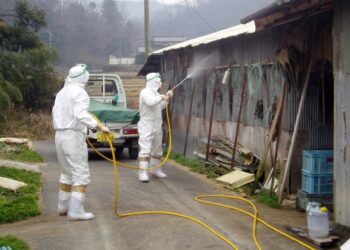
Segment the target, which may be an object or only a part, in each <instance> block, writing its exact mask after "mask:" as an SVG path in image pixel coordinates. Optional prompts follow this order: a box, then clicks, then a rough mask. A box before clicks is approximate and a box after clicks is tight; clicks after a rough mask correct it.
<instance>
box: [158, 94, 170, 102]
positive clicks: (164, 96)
mask: <svg viewBox="0 0 350 250" xmlns="http://www.w3.org/2000/svg"><path fill="white" fill-rule="evenodd" d="M160 98H161V99H162V101H165V102H169V99H170V97H169V96H167V95H160Z"/></svg>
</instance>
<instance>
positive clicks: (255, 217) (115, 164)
mask: <svg viewBox="0 0 350 250" xmlns="http://www.w3.org/2000/svg"><path fill="white" fill-rule="evenodd" d="M94 117H95V119H96V120H97V121H98V122H99V123H101V121H100V120H99V119H98V118H97V117H96V116H94ZM166 120H167V125H168V131H169V138H168V149H167V154H166V156H165V158H164V160H163V161H162V162H161V163H160V164H159V165H157V166H154V167H152V168H150V169H156V168H159V167H161V166H162V165H164V164H165V163H166V162H167V161H168V159H169V155H170V152H171V148H172V134H171V124H170V119H169V109H168V105H167V106H166ZM87 142H88V144H89V145H90V147H91V148H92V149H93V150H94V151H95V152H96V153H97V154H98V155H99V156H101V157H102V158H104V159H105V160H107V161H110V162H112V163H113V172H114V177H115V190H114V214H115V216H116V217H129V216H139V215H170V216H176V217H180V218H184V219H187V220H191V221H193V222H196V223H197V224H199V225H201V226H202V227H204V228H205V229H207V230H208V231H209V232H211V233H213V234H214V235H215V236H217V237H218V238H219V239H221V240H222V241H224V242H225V243H226V244H227V245H228V246H230V247H231V248H232V249H235V250H238V247H237V246H236V245H235V244H234V243H233V242H232V241H230V240H229V239H228V238H226V237H225V236H223V235H222V234H220V233H219V232H218V231H216V230H215V229H213V228H212V227H210V226H209V225H207V224H206V223H204V222H203V221H201V220H199V219H196V218H194V217H192V216H189V215H185V214H181V213H177V212H171V211H163V210H154V211H140V212H130V213H120V212H119V211H118V203H119V201H118V187H119V186H118V185H119V184H118V181H119V175H118V164H119V165H121V166H123V167H127V168H131V169H139V167H138V166H132V165H128V164H125V163H122V162H118V161H117V160H116V156H115V152H114V148H113V144H112V141H111V138H108V144H109V147H110V150H111V153H112V158H109V157H107V156H105V155H103V154H102V153H101V152H99V151H98V150H97V149H96V148H95V147H94V146H93V145H92V143H91V142H90V141H89V140H87ZM208 198H226V199H233V200H240V201H244V202H246V203H248V204H249V205H250V206H251V207H252V208H253V210H254V213H250V212H247V211H245V210H243V209H240V208H237V207H233V206H229V205H225V204H222V203H217V202H212V201H207V200H206V199H208ZM194 200H195V201H198V202H201V203H204V204H208V205H212V206H218V207H223V208H227V209H231V210H234V211H237V212H240V213H242V214H245V215H247V216H250V217H252V218H253V232H252V234H253V239H254V243H255V245H256V247H257V249H259V250H261V246H260V244H259V242H258V240H257V238H256V225H257V222H260V223H262V224H263V225H264V226H266V227H268V228H269V229H271V230H273V231H275V232H277V233H278V234H280V235H282V236H284V237H286V238H287V239H289V240H291V241H294V242H295V243H297V244H299V245H301V246H303V247H305V248H306V249H310V250H316V249H315V248H314V247H312V246H310V245H308V244H306V243H304V242H303V241H301V240H299V239H297V238H295V237H293V236H290V235H289V234H287V233H285V232H283V231H280V230H279V229H277V228H275V227H274V226H272V225H270V224H269V223H267V222H266V221H264V220H262V219H260V218H259V217H258V211H257V208H256V206H255V205H254V203H253V202H251V201H250V200H248V199H244V198H242V197H240V196H233V195H199V196H197V197H195V198H194Z"/></svg>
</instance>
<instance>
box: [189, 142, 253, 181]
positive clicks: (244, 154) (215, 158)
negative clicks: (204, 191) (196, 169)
mask: <svg viewBox="0 0 350 250" xmlns="http://www.w3.org/2000/svg"><path fill="white" fill-rule="evenodd" d="M233 146H234V145H233V142H232V141H231V140H229V139H227V138H225V137H222V136H214V137H213V138H212V139H211V140H210V144H209V154H208V162H209V163H210V164H211V165H212V166H213V167H215V172H216V173H217V174H219V175H223V174H226V173H228V172H230V171H232V170H234V169H240V170H244V171H246V172H250V173H253V172H254V171H255V170H256V168H257V166H258V165H259V159H258V157H257V156H256V155H255V154H253V153H252V152H251V151H250V150H249V149H247V148H245V147H244V146H243V145H241V144H240V143H238V144H237V152H236V156H235V160H234V166H233V168H232V166H231V163H232V153H233ZM194 154H195V155H197V157H199V158H201V159H204V160H205V159H206V152H194Z"/></svg>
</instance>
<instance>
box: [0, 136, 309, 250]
mask: <svg viewBox="0 0 350 250" xmlns="http://www.w3.org/2000/svg"><path fill="white" fill-rule="evenodd" d="M35 147H36V149H37V150H38V152H39V153H41V154H42V155H43V156H44V157H45V158H46V160H47V162H48V166H47V167H42V174H43V190H42V197H43V200H42V204H43V210H42V215H40V216H37V217H35V218H31V219H28V220H25V221H21V222H17V223H13V224H4V225H0V235H4V234H13V235H16V236H18V237H19V238H21V239H23V240H25V241H27V242H28V243H29V244H30V246H31V249H33V250H36V249H39V250H40V249H42V250H46V249H50V250H56V249H57V250H58V249H59V250H62V249H70V250H71V249H77V250H79V249H84V250H95V249H106V250H109V249H118V250H150V249H152V250H163V249H167V250H179V249H198V250H199V249H218V250H223V249H231V248H230V247H228V246H227V245H226V244H225V243H223V242H222V241H221V240H219V239H218V238H217V237H216V236H214V235H212V234H211V233H209V232H208V231H206V230H204V229H203V228H202V227H201V226H199V225H198V224H196V223H193V222H191V221H188V220H184V219H181V218H176V217H171V216H165V215H161V216H158V215H143V216H135V217H127V218H117V217H116V216H115V215H114V211H113V202H114V184H115V180H114V176H113V168H112V165H111V163H109V162H107V161H105V160H102V159H100V158H99V157H96V156H95V157H93V158H92V159H91V160H90V170H91V176H92V183H91V185H90V186H89V189H88V193H87V201H86V210H87V211H92V212H94V213H95V215H96V218H95V219H94V220H91V221H83V222H70V221H67V220H66V217H65V216H59V215H58V214H57V213H56V206H57V191H58V190H57V188H58V177H59V173H60V167H59V165H58V162H57V158H56V152H55V147H54V143H53V142H52V141H46V142H38V143H36V144H35ZM126 153H127V152H124V154H125V156H124V157H123V159H122V161H123V162H127V163H130V164H136V162H135V161H129V160H127V159H126V158H127V156H126V155H127V154H126ZM165 172H166V173H167V174H168V178H167V179H152V180H151V182H150V183H140V182H139V181H138V180H137V174H136V172H135V171H132V170H129V169H125V168H120V171H119V173H120V186H119V195H120V198H119V209H120V212H122V213H123V212H132V211H144V210H169V211H176V212H181V213H184V214H186V215H192V216H195V217H196V218H198V219H200V220H203V221H204V222H206V223H207V224H209V225H211V226H212V227H213V228H214V229H216V230H218V231H219V232H220V233H222V234H223V235H225V236H226V237H228V238H229V239H230V240H232V241H233V242H234V244H236V246H237V247H238V248H239V249H242V250H244V249H256V247H255V245H254V242H253V239H252V219H251V218H248V217H247V216H245V215H242V214H239V213H237V212H234V211H229V210H227V209H224V208H219V207H212V206H208V205H205V204H201V203H198V202H196V201H194V200H193V197H195V196H196V195H200V194H231V195H233V193H232V192H230V191H228V190H225V189H224V188H222V187H221V186H218V185H216V184H214V183H213V182H211V181H209V180H206V179H205V178H203V177H202V176H199V175H196V174H194V173H191V172H189V171H188V170H186V169H185V168H182V167H178V166H176V167H174V166H171V165H170V164H167V166H166V167H165ZM226 203H228V204H232V205H235V206H238V207H241V208H246V209H249V208H248V206H246V205H245V204H241V203H240V202H238V201H229V202H226ZM259 213H260V217H261V218H263V219H265V220H267V221H268V222H270V223H271V224H273V225H275V226H277V227H278V228H280V229H283V228H284V227H285V226H292V227H305V214H304V213H301V212H298V211H295V210H284V209H273V208H269V207H266V206H263V205H259ZM257 235H258V236H257V237H258V240H259V242H260V244H261V246H262V248H263V249H304V248H303V247H301V246H300V245H298V244H296V243H293V242H291V241H290V240H287V239H286V238H284V237H282V236H280V235H278V234H277V233H275V232H272V231H270V230H269V229H267V228H266V227H264V226H263V225H261V224H260V225H259V226H258V231H257Z"/></svg>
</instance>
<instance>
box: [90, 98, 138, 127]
mask: <svg viewBox="0 0 350 250" xmlns="http://www.w3.org/2000/svg"><path fill="white" fill-rule="evenodd" d="M89 112H90V113H92V114H93V115H95V116H97V117H98V118H99V119H100V120H101V121H102V122H123V123H126V122H128V123H131V124H136V123H137V122H138V121H139V120H140V115H139V111H138V110H134V109H122V108H119V107H116V106H113V105H111V104H108V103H103V102H99V101H96V100H94V99H92V100H91V101H90V107H89Z"/></svg>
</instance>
